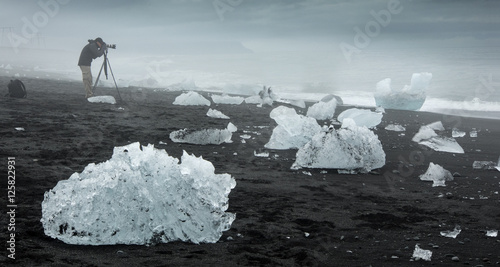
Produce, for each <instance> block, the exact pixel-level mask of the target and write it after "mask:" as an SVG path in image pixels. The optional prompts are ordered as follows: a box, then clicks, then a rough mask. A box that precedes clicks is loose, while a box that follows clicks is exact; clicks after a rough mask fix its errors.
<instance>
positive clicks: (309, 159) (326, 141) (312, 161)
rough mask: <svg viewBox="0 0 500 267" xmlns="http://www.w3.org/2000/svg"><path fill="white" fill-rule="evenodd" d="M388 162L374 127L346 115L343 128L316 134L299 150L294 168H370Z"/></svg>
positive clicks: (364, 169)
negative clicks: (359, 124)
mask: <svg viewBox="0 0 500 267" xmlns="http://www.w3.org/2000/svg"><path fill="white" fill-rule="evenodd" d="M384 165H385V152H384V150H383V148H382V144H381V143H380V140H379V139H378V137H377V135H375V134H374V133H373V132H372V131H370V130H369V129H368V128H366V127H359V126H357V125H356V123H355V122H354V121H353V120H352V119H350V118H346V119H345V120H344V123H343V124H342V128H341V129H339V130H335V129H334V128H333V127H330V128H329V129H328V130H327V131H322V132H320V133H318V134H316V135H315V136H314V137H313V138H312V140H311V141H310V142H308V143H307V144H306V145H304V146H303V147H302V148H300V149H299V150H298V151H297V155H296V160H295V162H294V163H293V165H292V169H293V170H297V169H301V168H322V169H323V168H324V169H343V170H359V171H361V172H369V171H371V170H373V169H377V168H381V167H382V166H384Z"/></svg>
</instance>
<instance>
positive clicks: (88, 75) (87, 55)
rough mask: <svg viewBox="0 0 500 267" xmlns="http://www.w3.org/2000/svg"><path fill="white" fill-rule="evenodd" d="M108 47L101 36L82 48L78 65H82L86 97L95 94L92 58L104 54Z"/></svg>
mask: <svg viewBox="0 0 500 267" xmlns="http://www.w3.org/2000/svg"><path fill="white" fill-rule="evenodd" d="M106 49H107V47H106V43H105V42H104V41H103V40H102V39H101V38H100V37H98V38H96V39H95V40H89V43H88V44H87V45H86V46H85V47H83V49H82V53H81V54H80V59H79V60H78V66H80V69H81V70H82V77H83V86H84V87H85V97H86V98H89V97H92V96H93V95H94V92H92V72H91V68H90V65H91V63H92V60H94V59H96V58H98V57H100V56H102V55H103V54H104V52H105V51H106Z"/></svg>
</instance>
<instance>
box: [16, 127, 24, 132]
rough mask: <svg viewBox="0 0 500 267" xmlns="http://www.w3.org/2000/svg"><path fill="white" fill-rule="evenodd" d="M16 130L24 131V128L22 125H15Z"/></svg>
mask: <svg viewBox="0 0 500 267" xmlns="http://www.w3.org/2000/svg"><path fill="white" fill-rule="evenodd" d="M14 129H15V130H16V131H24V128H23V127H16V128H14Z"/></svg>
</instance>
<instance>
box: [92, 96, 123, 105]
mask: <svg viewBox="0 0 500 267" xmlns="http://www.w3.org/2000/svg"><path fill="white" fill-rule="evenodd" d="M87 101H89V102H90V103H106V104H112V105H114V104H116V100H115V98H114V97H113V96H110V95H102V96H92V97H89V98H87Z"/></svg>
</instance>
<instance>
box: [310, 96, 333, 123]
mask: <svg viewBox="0 0 500 267" xmlns="http://www.w3.org/2000/svg"><path fill="white" fill-rule="evenodd" d="M336 108H337V100H336V99H335V98H334V97H332V98H326V101H323V100H321V101H319V102H318V103H315V104H314V105H312V106H310V107H309V108H308V109H307V114H306V115H307V116H308V117H311V118H315V119H317V120H329V119H332V118H333V115H334V114H335V109H336Z"/></svg>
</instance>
